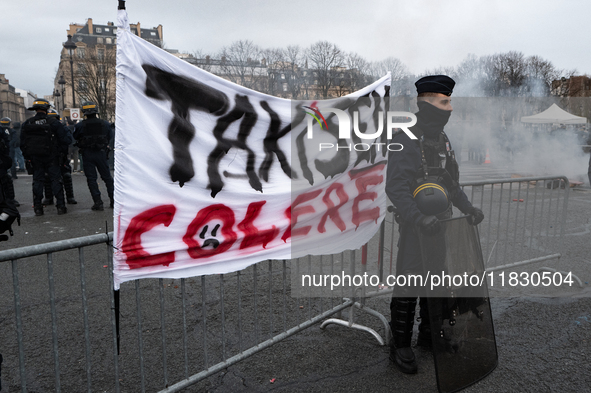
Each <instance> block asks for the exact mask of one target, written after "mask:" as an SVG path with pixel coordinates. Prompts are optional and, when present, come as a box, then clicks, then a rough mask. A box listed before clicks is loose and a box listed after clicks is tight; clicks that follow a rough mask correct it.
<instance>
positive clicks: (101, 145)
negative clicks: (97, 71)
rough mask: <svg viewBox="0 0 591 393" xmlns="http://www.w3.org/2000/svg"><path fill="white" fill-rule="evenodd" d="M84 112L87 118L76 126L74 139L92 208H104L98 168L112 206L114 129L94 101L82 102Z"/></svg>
mask: <svg viewBox="0 0 591 393" xmlns="http://www.w3.org/2000/svg"><path fill="white" fill-rule="evenodd" d="M82 113H83V114H84V115H85V116H86V119H85V120H84V121H82V122H80V123H78V124H76V126H75V128H74V139H76V141H77V145H78V147H79V148H80V151H81V152H82V165H83V167H82V168H83V170H84V175H85V176H86V182H87V183H88V189H89V190H90V195H91V196H92V200H93V201H94V205H93V206H92V210H99V211H100V210H103V209H104V207H103V201H102V199H101V192H100V190H99V186H98V183H97V170H98V173H99V174H100V176H101V179H103V181H104V182H105V186H106V187H107V193H108V195H109V200H110V207H113V204H114V200H113V189H114V185H113V177H112V176H111V172H110V170H109V163H108V160H107V154H108V149H109V140H111V136H112V130H111V126H110V125H109V123H108V122H107V121H105V120H101V119H99V118H98V113H99V112H98V108H97V106H96V104H95V103H93V102H85V103H84V104H82Z"/></svg>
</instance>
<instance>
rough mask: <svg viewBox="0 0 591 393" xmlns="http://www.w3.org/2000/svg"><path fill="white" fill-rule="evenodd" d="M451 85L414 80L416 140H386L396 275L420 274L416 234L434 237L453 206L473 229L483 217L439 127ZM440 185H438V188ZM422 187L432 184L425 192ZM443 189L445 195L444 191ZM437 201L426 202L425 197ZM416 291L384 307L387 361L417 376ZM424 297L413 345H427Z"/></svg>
mask: <svg viewBox="0 0 591 393" xmlns="http://www.w3.org/2000/svg"><path fill="white" fill-rule="evenodd" d="M454 85H455V82H454V81H453V79H451V78H450V77H448V76H445V75H434V76H426V77H424V78H421V79H419V80H418V81H417V82H416V83H415V86H416V87H417V93H418V98H417V105H418V107H419V111H418V112H417V113H416V117H417V123H416V125H415V126H413V127H411V128H410V130H411V131H412V133H413V134H414V135H415V136H416V137H417V138H418V139H417V140H413V139H410V137H409V136H408V135H407V134H406V133H404V132H399V133H397V134H395V135H394V136H393V138H392V142H393V143H399V144H401V145H402V146H404V149H402V150H401V151H397V152H390V153H389V157H388V175H387V177H388V180H387V183H386V193H387V194H388V197H389V198H390V200H391V201H392V203H393V204H394V208H395V212H396V221H397V222H398V223H399V231H400V240H399V244H398V255H397V260H396V273H397V275H408V274H422V273H423V262H422V257H421V248H420V244H419V237H418V231H421V233H422V234H424V235H427V236H429V235H434V234H436V233H437V232H438V231H439V229H440V226H441V223H440V222H439V220H440V219H445V218H450V217H451V209H452V206H451V204H452V203H453V205H454V206H456V207H457V208H458V209H459V210H460V211H461V212H462V213H464V214H468V215H470V217H469V221H470V223H471V224H473V225H477V224H478V223H480V222H481V221H482V220H483V219H484V214H483V213H482V211H481V210H480V209H478V208H475V207H473V206H472V204H471V203H470V201H469V200H468V197H467V196H466V194H465V193H464V192H463V191H462V189H461V188H460V186H459V170H458V164H457V162H456V159H455V155H454V152H453V149H452V147H451V144H450V141H449V139H448V138H447V135H446V134H445V132H444V131H443V127H444V126H445V125H446V124H447V121H448V119H449V117H450V115H451V112H452V106H451V99H450V96H451V93H452V91H453V88H454ZM439 183H442V184H441V185H438V184H439ZM426 184H436V186H435V187H431V188H429V186H426ZM445 190H447V193H446V192H445ZM438 195H439V197H442V198H439V199H437V198H435V199H431V197H437V196H438ZM425 200H435V201H436V202H437V203H439V204H441V203H442V204H443V205H441V206H437V207H436V210H430V209H431V208H433V206H424V205H422V203H423V202H424V201H425ZM416 295H417V294H416V292H412V293H411V291H410V288H403V289H401V290H400V291H398V292H396V293H395V294H394V295H393V297H392V301H391V304H390V310H391V315H392V321H391V322H390V326H391V328H392V334H393V338H394V340H393V345H392V346H391V349H390V359H391V360H392V361H393V362H394V364H395V365H396V366H397V367H398V368H399V369H400V370H401V371H402V372H404V373H408V374H414V373H416V372H417V363H416V360H415V355H414V353H413V351H412V349H411V339H412V332H413V326H414V322H415V321H414V317H415V308H416V304H417V296H416ZM429 325H430V324H429V312H428V306H427V298H426V297H424V296H421V297H420V325H419V336H418V340H417V345H418V346H423V347H427V348H430V347H431V343H432V340H431V329H430V326H429Z"/></svg>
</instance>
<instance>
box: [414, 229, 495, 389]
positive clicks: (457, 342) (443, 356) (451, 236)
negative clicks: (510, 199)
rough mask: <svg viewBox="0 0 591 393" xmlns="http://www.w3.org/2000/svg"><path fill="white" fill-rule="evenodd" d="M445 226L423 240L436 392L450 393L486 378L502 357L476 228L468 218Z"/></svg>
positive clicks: (422, 250)
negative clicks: (496, 336)
mask: <svg viewBox="0 0 591 393" xmlns="http://www.w3.org/2000/svg"><path fill="white" fill-rule="evenodd" d="M441 224H442V229H441V231H439V233H437V234H436V235H433V236H425V235H422V234H420V235H419V239H420V244H421V252H422V258H423V265H424V268H425V275H427V276H429V277H431V278H430V279H428V280H429V281H428V285H427V293H426V296H427V297H428V304H429V319H430V322H431V335H432V339H433V357H434V359H435V370H436V373H437V387H438V389H439V391H440V392H442V393H444V392H445V393H451V392H456V391H458V390H461V389H463V388H465V387H467V386H469V385H471V384H473V383H475V382H477V381H479V380H481V379H482V378H484V377H486V376H487V375H488V374H489V373H490V372H491V371H492V370H494V369H495V367H496V366H497V359H498V358H497V345H496V341H495V333H494V328H493V321H492V316H491V311H490V304H489V299H488V287H487V283H486V277H485V271H484V262H483V259H482V250H481V248H480V239H479V236H478V231H477V228H476V227H474V226H472V225H470V224H469V223H468V220H467V218H466V217H459V218H453V219H449V220H442V221H441ZM431 284H433V285H431ZM435 284H438V285H435ZM431 288H432V290H431Z"/></svg>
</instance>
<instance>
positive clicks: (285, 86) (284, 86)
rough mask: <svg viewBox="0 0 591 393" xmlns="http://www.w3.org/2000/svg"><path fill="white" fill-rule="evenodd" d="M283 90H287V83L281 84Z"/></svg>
mask: <svg viewBox="0 0 591 393" xmlns="http://www.w3.org/2000/svg"><path fill="white" fill-rule="evenodd" d="M283 91H287V83H284V84H283Z"/></svg>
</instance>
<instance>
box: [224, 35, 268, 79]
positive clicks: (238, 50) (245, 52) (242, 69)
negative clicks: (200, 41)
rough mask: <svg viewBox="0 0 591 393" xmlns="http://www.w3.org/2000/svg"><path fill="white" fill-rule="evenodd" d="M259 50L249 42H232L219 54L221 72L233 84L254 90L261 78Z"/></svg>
mask: <svg viewBox="0 0 591 393" xmlns="http://www.w3.org/2000/svg"><path fill="white" fill-rule="evenodd" d="M260 55H261V49H260V48H259V47H258V46H257V45H255V44H254V43H253V42H252V41H250V40H244V41H243V40H240V41H235V42H233V43H232V44H231V45H230V46H228V47H224V48H222V51H221V52H220V57H221V59H220V69H221V72H222V73H223V74H224V76H225V77H227V78H228V79H229V80H231V81H232V82H234V83H237V84H239V85H242V86H245V87H248V88H249V89H254V88H255V87H256V85H257V83H258V82H259V79H260V78H261V76H262V75H261V64H260V61H259V60H258V59H259V58H260Z"/></svg>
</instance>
